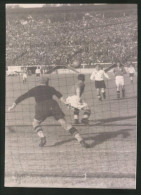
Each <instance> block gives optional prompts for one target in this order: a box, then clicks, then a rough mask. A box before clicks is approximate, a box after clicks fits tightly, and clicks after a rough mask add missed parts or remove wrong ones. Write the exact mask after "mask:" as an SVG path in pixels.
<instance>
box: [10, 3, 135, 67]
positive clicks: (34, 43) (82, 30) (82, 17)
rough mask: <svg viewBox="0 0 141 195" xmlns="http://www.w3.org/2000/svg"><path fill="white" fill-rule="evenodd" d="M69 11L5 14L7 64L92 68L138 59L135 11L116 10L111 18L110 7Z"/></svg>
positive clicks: (20, 10) (36, 10)
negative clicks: (92, 66) (68, 64)
mask: <svg viewBox="0 0 141 195" xmlns="http://www.w3.org/2000/svg"><path fill="white" fill-rule="evenodd" d="M70 7H71V8H69V7H67V8H63V7H61V8H60V9H57V10H58V11H56V10H55V9H56V8H52V10H50V11H49V10H48V8H46V7H44V8H38V9H34V11H31V10H32V9H30V10H28V11H27V10H26V11H25V10H24V9H22V8H19V9H17V13H18V15H17V14H15V13H16V12H15V10H14V11H13V10H12V9H9V10H7V18H6V25H7V26H6V27H7V28H6V50H7V51H6V54H7V58H6V60H7V65H8V66H11V65H19V66H20V65H23V66H24V65H43V64H44V65H45V64H54V63H55V64H66V63H72V61H74V60H76V59H77V60H80V61H81V63H85V64H87V65H89V66H91V64H92V63H93V62H95V63H97V62H115V61H116V60H117V59H118V60H119V59H120V61H122V62H123V63H125V62H127V61H136V60H137V59H136V56H137V15H136V13H135V12H134V7H132V9H131V8H130V7H129V8H128V7H126V8H125V9H124V8H123V10H121V9H118V8H117V10H116V12H115V11H114V14H113V13H112V11H111V10H112V9H113V8H112V7H111V9H110V7H108V8H107V7H106V8H105V7H104V8H102V10H101V9H100V8H99V7H98V8H97V10H93V9H92V8H91V6H83V8H82V7H81V6H78V7H77V6H75V9H74V8H73V6H70ZM39 9H40V12H39ZM66 9H68V10H67V12H66ZM68 11H69V13H68ZM129 13H130V14H129ZM13 48H14V49H13Z"/></svg>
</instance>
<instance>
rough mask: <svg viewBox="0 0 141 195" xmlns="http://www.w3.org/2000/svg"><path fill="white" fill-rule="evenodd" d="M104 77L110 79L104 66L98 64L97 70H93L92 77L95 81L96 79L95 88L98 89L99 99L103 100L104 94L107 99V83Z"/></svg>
mask: <svg viewBox="0 0 141 195" xmlns="http://www.w3.org/2000/svg"><path fill="white" fill-rule="evenodd" d="M104 77H106V78H107V79H110V78H109V76H108V74H107V73H105V71H104V70H103V69H102V67H101V66H100V65H97V66H96V68H95V70H94V71H93V72H92V74H91V76H90V79H91V80H92V81H93V80H94V81H95V88H96V90H97V96H98V99H99V100H100V101H101V100H102V96H103V98H104V99H105V98H106V92H105V89H106V85H105V81H104Z"/></svg>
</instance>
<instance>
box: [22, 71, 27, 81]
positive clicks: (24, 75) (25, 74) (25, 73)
mask: <svg viewBox="0 0 141 195" xmlns="http://www.w3.org/2000/svg"><path fill="white" fill-rule="evenodd" d="M26 81H27V70H26V69H25V70H23V83H26Z"/></svg>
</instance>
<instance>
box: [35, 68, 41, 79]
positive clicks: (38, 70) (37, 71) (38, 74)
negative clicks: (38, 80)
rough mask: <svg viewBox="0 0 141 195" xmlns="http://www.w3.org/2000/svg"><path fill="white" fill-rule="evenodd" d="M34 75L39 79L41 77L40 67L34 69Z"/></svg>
mask: <svg viewBox="0 0 141 195" xmlns="http://www.w3.org/2000/svg"><path fill="white" fill-rule="evenodd" d="M35 74H36V77H40V75H41V69H40V67H37V68H36V70H35Z"/></svg>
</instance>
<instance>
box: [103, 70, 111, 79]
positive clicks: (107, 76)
mask: <svg viewBox="0 0 141 195" xmlns="http://www.w3.org/2000/svg"><path fill="white" fill-rule="evenodd" d="M104 76H105V77H106V78H107V79H110V77H109V75H108V74H107V73H106V72H105V71H104Z"/></svg>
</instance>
